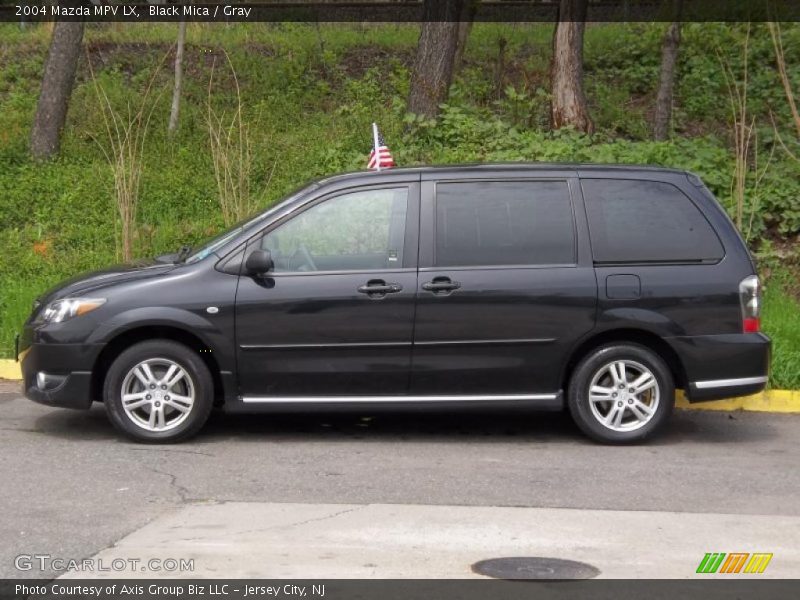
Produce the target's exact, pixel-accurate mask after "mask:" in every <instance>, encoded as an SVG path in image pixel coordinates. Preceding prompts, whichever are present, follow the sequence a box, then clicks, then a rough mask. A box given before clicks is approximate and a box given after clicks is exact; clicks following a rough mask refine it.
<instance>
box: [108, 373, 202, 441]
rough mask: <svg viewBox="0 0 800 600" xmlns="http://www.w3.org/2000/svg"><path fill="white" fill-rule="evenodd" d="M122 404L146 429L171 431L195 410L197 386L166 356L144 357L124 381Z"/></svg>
mask: <svg viewBox="0 0 800 600" xmlns="http://www.w3.org/2000/svg"><path fill="white" fill-rule="evenodd" d="M121 394H122V407H123V409H124V410H125V414H126V415H127V417H128V418H129V419H130V420H131V421H132V422H133V423H134V424H136V425H137V426H138V427H141V428H142V429H145V430H147V431H159V432H160V431H169V430H170V429H174V428H175V427H177V426H178V425H180V424H181V423H183V422H184V421H185V420H186V419H187V418H188V416H189V414H190V413H191V411H192V407H193V405H194V401H195V386H194V382H193V381H192V378H191V377H190V376H189V373H188V372H187V371H186V369H184V368H183V367H182V366H181V365H179V364H178V363H177V362H175V361H173V360H170V359H167V358H151V359H147V360H143V361H141V362H140V363H138V364H137V365H135V366H134V367H133V368H132V369H130V370H129V371H128V373H127V374H126V375H125V378H124V379H123V381H122V389H121Z"/></svg>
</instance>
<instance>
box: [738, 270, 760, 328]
mask: <svg viewBox="0 0 800 600" xmlns="http://www.w3.org/2000/svg"><path fill="white" fill-rule="evenodd" d="M739 303H740V304H741V306H742V330H743V331H744V332H745V333H758V331H759V330H760V329H761V319H760V315H761V284H759V282H758V275H750V277H745V278H744V279H742V282H741V283H740V284H739Z"/></svg>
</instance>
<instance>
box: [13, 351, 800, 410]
mask: <svg viewBox="0 0 800 600" xmlns="http://www.w3.org/2000/svg"><path fill="white" fill-rule="evenodd" d="M0 379H22V373H21V372H20V369H19V363H18V362H14V361H13V360H8V359H0ZM675 408H683V409H689V410H724V411H733V410H748V411H755V412H778V413H800V390H767V391H765V392H761V393H758V394H753V395H752V396H742V397H741V398H728V399H726V400H714V401H712V402H698V403H696V404H689V401H688V400H687V399H686V396H684V394H683V392H682V391H680V390H678V393H677V395H676V397H675Z"/></svg>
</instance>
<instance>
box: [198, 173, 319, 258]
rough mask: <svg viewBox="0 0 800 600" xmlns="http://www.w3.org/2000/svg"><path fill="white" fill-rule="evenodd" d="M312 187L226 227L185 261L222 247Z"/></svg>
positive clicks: (203, 255)
mask: <svg viewBox="0 0 800 600" xmlns="http://www.w3.org/2000/svg"><path fill="white" fill-rule="evenodd" d="M314 187H316V186H304V187H302V188H301V189H300V190H299V191H296V192H295V193H293V194H291V195H289V196H287V197H286V198H284V199H283V200H282V201H280V202H279V203H278V204H276V205H275V206H274V207H273V208H271V209H269V210H266V211H264V212H262V213H259V214H257V215H256V216H254V217H249V218H247V219H245V220H243V221H239V222H238V223H237V224H236V225H234V226H233V227H231V228H230V229H227V230H225V231H223V232H222V233H220V234H219V235H217V236H216V237H214V238H211V239H210V240H209V241H207V242H204V243H203V244H202V245H201V246H199V247H198V248H197V249H196V250H195V251H194V252H193V253H192V254H191V255H190V256H189V257H188V258H187V259H186V263H194V262H197V261H199V260H203V259H204V258H206V257H207V256H208V255H209V254H213V253H215V252H216V251H217V250H219V249H220V248H222V247H223V246H224V245H225V244H227V243H228V242H230V241H231V240H232V239H234V238H235V237H236V236H238V235H239V234H240V233H242V232H243V231H245V230H246V229H249V228H251V227H253V226H254V225H256V224H258V223H259V222H260V221H263V220H264V219H266V218H267V217H268V216H269V215H271V214H272V213H273V212H274V210H275V209H276V208H277V207H278V206H280V205H282V204H284V203H286V202H290V201H291V200H294V199H296V198H299V197H300V196H302V195H303V194H305V193H306V192H308V191H310V190H312V189H314Z"/></svg>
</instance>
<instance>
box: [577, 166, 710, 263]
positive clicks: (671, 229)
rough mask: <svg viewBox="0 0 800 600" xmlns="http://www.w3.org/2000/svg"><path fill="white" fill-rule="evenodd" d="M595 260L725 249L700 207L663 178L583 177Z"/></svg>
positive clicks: (665, 259)
mask: <svg viewBox="0 0 800 600" xmlns="http://www.w3.org/2000/svg"><path fill="white" fill-rule="evenodd" d="M581 187H582V189H583V195H584V198H585V200H586V213H587V216H588V218H589V232H590V236H591V243H592V254H593V256H594V260H595V262H599V263H624V262H661V263H675V262H698V261H717V260H720V259H721V258H722V257H723V256H724V255H725V251H724V249H723V247H722V243H721V242H720V240H719V237H718V236H717V234H716V233H715V231H714V229H713V228H712V227H711V224H710V223H709V222H708V221H707V220H706V218H705V216H703V213H702V212H700V209H699V208H698V207H697V206H695V204H694V202H692V200H691V199H690V198H689V197H688V196H687V195H686V194H684V193H683V192H682V191H681V190H679V189H678V188H677V187H675V186H674V185H672V184H669V183H664V182H660V181H644V180H633V179H582V180H581Z"/></svg>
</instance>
